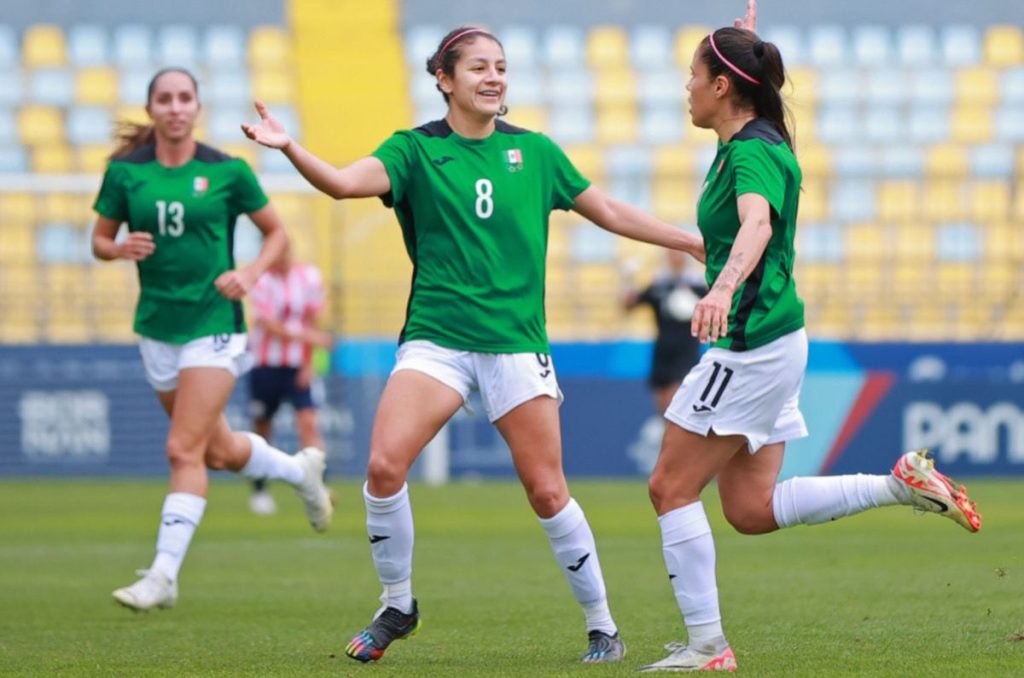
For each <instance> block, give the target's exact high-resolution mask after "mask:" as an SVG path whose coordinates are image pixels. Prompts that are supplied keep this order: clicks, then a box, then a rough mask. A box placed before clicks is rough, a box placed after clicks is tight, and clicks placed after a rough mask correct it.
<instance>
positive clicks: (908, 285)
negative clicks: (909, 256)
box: [886, 261, 931, 303]
mask: <svg viewBox="0 0 1024 678" xmlns="http://www.w3.org/2000/svg"><path fill="white" fill-rule="evenodd" d="M889 277H890V284H889V287H888V289H887V290H886V298H887V299H889V300H890V301H895V302H896V303H908V302H909V303H914V302H920V301H922V300H923V299H924V298H926V295H927V291H928V287H929V285H930V282H931V265H930V264H927V263H924V262H917V261H897V262H896V264H895V266H893V267H892V270H891V271H890V272H889Z"/></svg>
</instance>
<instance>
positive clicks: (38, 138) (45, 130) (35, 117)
mask: <svg viewBox="0 0 1024 678" xmlns="http://www.w3.org/2000/svg"><path fill="white" fill-rule="evenodd" d="M18 136H19V138H20V140H21V143H22V144H25V145H26V146H38V145H43V144H55V143H61V142H63V141H64V116H63V115H61V112H60V109H58V108H55V107H53V106H40V105H30V106H25V107H24V108H22V109H21V110H20V111H18Z"/></svg>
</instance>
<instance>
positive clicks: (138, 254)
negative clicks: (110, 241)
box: [117, 231, 156, 261]
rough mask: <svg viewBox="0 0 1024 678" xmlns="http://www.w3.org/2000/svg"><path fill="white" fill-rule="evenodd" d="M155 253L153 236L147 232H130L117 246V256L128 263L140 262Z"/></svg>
mask: <svg viewBox="0 0 1024 678" xmlns="http://www.w3.org/2000/svg"><path fill="white" fill-rule="evenodd" d="M155 251H156V243H155V242H153V234H152V233H149V232H147V231H132V232H131V233H129V234H128V237H126V238H125V239H124V240H123V241H122V242H121V243H120V244H119V245H118V250H117V256H118V257H120V258H121V259H128V260H129V261H142V260H143V259H145V258H146V257H148V256H149V255H150V254H152V253H153V252H155Z"/></svg>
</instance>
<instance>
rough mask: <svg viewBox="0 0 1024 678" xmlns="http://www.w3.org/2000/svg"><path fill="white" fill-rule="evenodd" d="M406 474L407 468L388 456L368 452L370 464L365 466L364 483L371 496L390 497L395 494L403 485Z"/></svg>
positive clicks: (372, 451)
mask: <svg viewBox="0 0 1024 678" xmlns="http://www.w3.org/2000/svg"><path fill="white" fill-rule="evenodd" d="M408 474H409V469H408V467H406V466H405V465H404V464H402V463H399V462H397V461H396V460H395V459H394V458H393V457H391V456H390V455H387V454H384V453H381V452H379V451H377V450H371V451H370V462H369V464H367V466H366V483H367V485H368V486H369V489H370V494H372V495H373V496H375V497H390V496H393V495H395V494H397V493H398V492H399V491H400V490H401V489H402V486H403V485H404V484H405V479H406V477H407V476H408Z"/></svg>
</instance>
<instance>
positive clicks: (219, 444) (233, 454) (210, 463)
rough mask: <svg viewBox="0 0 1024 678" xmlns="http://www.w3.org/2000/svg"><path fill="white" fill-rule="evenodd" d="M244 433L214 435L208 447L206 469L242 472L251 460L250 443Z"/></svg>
mask: <svg viewBox="0 0 1024 678" xmlns="http://www.w3.org/2000/svg"><path fill="white" fill-rule="evenodd" d="M244 435H245V434H244V433H234V432H227V433H226V435H214V436H213V437H212V438H211V439H210V442H209V443H208V444H207V446H206V456H205V460H206V468H209V469H213V470H214V471H241V470H242V468H243V467H244V466H245V464H246V462H247V461H248V460H249V455H248V454H247V450H248V449H249V445H250V443H249V442H248V441H247V440H245V438H244V437H243V436H244Z"/></svg>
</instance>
